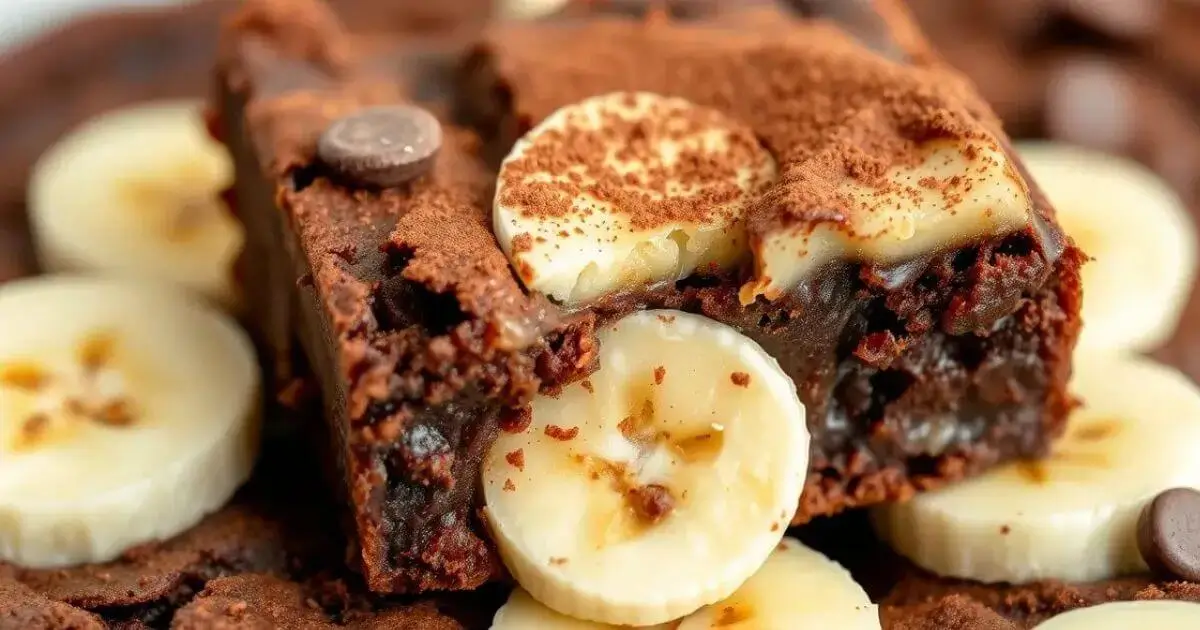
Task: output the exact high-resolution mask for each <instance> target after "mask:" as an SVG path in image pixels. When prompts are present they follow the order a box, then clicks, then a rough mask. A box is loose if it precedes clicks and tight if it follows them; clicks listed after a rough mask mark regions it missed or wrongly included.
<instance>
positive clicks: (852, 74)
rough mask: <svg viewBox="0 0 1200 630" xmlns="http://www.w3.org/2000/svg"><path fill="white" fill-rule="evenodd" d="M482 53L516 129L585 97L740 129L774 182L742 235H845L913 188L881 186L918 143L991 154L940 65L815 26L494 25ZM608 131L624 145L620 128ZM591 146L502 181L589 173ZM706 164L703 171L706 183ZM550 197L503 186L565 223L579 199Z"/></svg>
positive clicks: (988, 122)
mask: <svg viewBox="0 0 1200 630" xmlns="http://www.w3.org/2000/svg"><path fill="white" fill-rule="evenodd" d="M484 50H485V52H486V53H487V54H488V55H489V56H490V57H489V60H490V63H491V67H492V69H494V70H496V71H498V72H499V73H500V77H499V78H500V80H501V81H502V82H503V84H504V85H506V87H507V88H508V89H507V92H508V93H509V94H512V95H513V104H512V108H513V110H514V113H515V114H516V117H517V118H518V119H520V120H528V121H532V122H533V123H537V122H539V121H541V120H543V119H545V118H546V117H547V116H549V115H550V114H551V112H554V111H555V110H557V109H559V108H560V107H563V106H565V105H569V104H572V103H575V102H578V101H580V100H582V99H585V98H588V97H591V96H594V95H597V94H604V93H608V92H614V91H620V90H642V91H647V92H653V93H656V94H661V95H667V96H675V97H680V98H683V99H686V100H687V101H689V102H691V103H694V104H696V105H699V106H702V107H707V108H712V109H714V110H716V111H718V112H720V113H721V114H723V115H725V116H729V117H731V118H732V119H734V120H736V121H737V123H739V124H742V125H745V126H746V127H748V128H749V129H750V130H752V132H753V135H754V136H756V137H757V141H758V142H761V143H762V145H763V146H765V147H766V148H767V149H768V150H769V151H770V152H771V154H772V155H773V156H774V158H775V160H776V161H777V162H778V164H779V173H780V177H779V181H778V182H777V183H775V184H774V185H771V186H769V187H768V189H767V190H766V191H765V192H764V194H763V195H762V196H761V198H759V199H758V200H757V202H756V203H753V205H752V207H751V208H750V210H749V218H748V225H749V228H750V230H751V232H752V234H761V233H766V232H771V231H774V230H778V229H781V228H789V229H791V228H796V227H798V226H816V225H818V224H821V223H827V222H835V223H842V224H849V220H848V217H847V212H878V211H881V210H885V209H886V207H885V206H884V205H883V199H884V198H885V197H886V196H887V195H888V194H902V195H912V194H913V193H914V191H916V190H917V187H916V185H915V184H912V185H910V186H906V187H901V188H900V189H896V188H895V187H894V185H893V184H892V183H891V182H889V181H888V179H887V178H886V177H884V175H885V174H886V173H887V172H888V171H889V170H890V169H892V168H894V167H900V166H906V165H914V164H916V163H918V162H919V161H920V158H921V157H922V155H924V153H925V150H924V147H925V145H926V143H927V142H928V141H931V140H938V139H953V140H966V139H975V140H978V141H981V142H984V143H994V135H995V132H996V131H997V130H998V129H999V124H998V122H997V121H996V120H995V118H994V116H992V115H991V114H990V110H989V109H988V108H987V106H986V105H985V104H984V103H983V102H982V100H981V99H979V98H978V96H977V95H975V93H974V92H973V91H971V90H970V89H969V88H966V87H965V84H964V82H963V81H962V80H961V79H960V78H959V76H958V75H957V74H956V73H955V72H954V71H953V70H951V69H950V68H948V67H946V66H944V65H942V64H940V63H938V62H936V61H934V60H927V59H924V57H923V56H922V58H921V59H918V60H915V61H914V62H913V63H911V64H897V63H894V62H893V61H892V60H889V59H886V58H884V57H883V56H880V55H879V54H877V53H876V52H875V51H873V50H871V49H869V48H867V47H865V46H864V45H863V44H862V43H861V42H860V41H858V40H857V39H855V38H854V37H853V36H851V35H849V34H847V33H846V32H844V31H842V30H840V29H839V28H837V27H836V26H835V25H834V24H833V23H828V22H819V21H817V22H804V23H789V24H788V25H787V26H786V27H782V26H781V27H779V28H774V29H773V28H761V29H746V30H745V31H738V30H734V29H728V28H723V27H721V26H720V25H713V24H704V23H700V22H684V21H674V22H670V23H666V24H661V25H658V26H656V27H655V28H653V29H649V28H644V27H642V26H641V25H637V24H631V23H628V22H624V21H619V20H604V19H597V20H592V21H590V22H589V23H588V24H587V25H586V26H582V25H575V24H556V25H553V26H549V25H530V24H504V25H499V26H496V27H494V28H493V29H492V30H491V32H490V33H489V45H487V46H485V48H484ZM547 50H553V51H555V52H554V54H553V55H547V54H546V51H547ZM568 59H578V60H580V61H579V62H578V63H572V62H567V61H564V60H568ZM596 60H603V61H602V62H597V61H596ZM620 130H621V133H622V134H624V136H625V137H633V136H632V134H633V130H634V126H633V123H627V124H626V125H625V126H624V127H620ZM604 140H605V138H603V137H598V136H596V134H594V133H589V132H586V131H580V130H577V129H570V130H568V131H566V132H564V133H563V134H560V135H558V136H554V137H547V139H546V140H545V144H546V145H547V146H546V148H545V150H539V151H536V152H533V153H531V154H530V156H528V158H527V163H526V164H524V165H523V167H522V170H520V171H514V172H513V176H514V177H519V176H522V175H521V174H522V173H528V172H532V171H533V170H541V169H555V170H552V171H551V172H563V171H564V170H565V169H566V168H567V167H569V166H571V165H575V164H578V163H580V162H581V161H585V162H586V161H587V160H592V161H593V162H594V160H595V159H596V157H595V152H596V149H595V147H596V146H597V144H598V143H601V142H603V141H604ZM747 142H748V140H747ZM970 151H971V152H972V153H973V152H974V149H971V150H970ZM535 155H536V157H535ZM968 157H969V156H968ZM742 159H743V160H745V159H747V158H746V157H745V154H743V157H742ZM717 166H718V165H716V164H713V165H709V166H708V167H706V168H711V169H713V170H712V171H711V172H713V173H715V172H717V170H719V169H718V168H717ZM723 168H724V169H728V165H725V166H724V167H723ZM848 179H853V180H858V181H859V182H860V183H862V184H865V185H866V186H868V187H874V188H875V189H876V190H878V192H879V193H880V194H879V195H878V196H877V197H876V201H875V202H874V203H871V202H868V203H866V204H865V205H864V204H862V203H861V202H860V201H857V200H855V199H851V198H848V197H846V196H844V195H843V194H841V193H840V192H839V189H838V188H839V184H841V183H843V182H845V181H847V180H848ZM535 188H536V189H535ZM551 188H552V187H550V186H545V187H541V188H537V187H530V186H523V187H520V191H521V193H520V194H519V195H518V194H516V192H515V191H516V190H518V189H517V188H514V189H513V190H514V193H513V198H512V199H510V201H512V202H513V203H514V204H515V205H518V206H521V207H530V208H532V207H537V208H548V210H545V212H546V213H547V214H549V215H554V216H559V215H562V214H565V213H566V212H568V211H569V210H570V209H569V208H568V203H567V200H568V199H569V198H571V197H573V196H574V193H575V192H578V191H577V190H576V189H571V188H569V187H567V186H565V185H561V186H560V185H558V184H555V186H554V187H553V191H552V190H551ZM646 210H647V208H646V207H645V206H642V207H641V208H640V209H639V210H637V211H636V212H635V214H637V215H638V216H643V214H644V213H645V212H646ZM540 211H541V210H539V212H540ZM682 211H683V210H682V209H681V208H678V207H676V208H662V207H655V208H654V209H653V213H652V214H653V216H655V217H660V218H665V217H671V216H678V215H677V214H675V213H677V212H682ZM638 220H639V221H648V220H649V219H647V218H640V219H638Z"/></svg>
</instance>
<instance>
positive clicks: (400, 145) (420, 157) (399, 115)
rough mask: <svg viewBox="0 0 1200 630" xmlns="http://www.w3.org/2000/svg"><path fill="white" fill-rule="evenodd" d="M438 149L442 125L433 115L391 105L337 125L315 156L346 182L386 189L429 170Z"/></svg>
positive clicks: (415, 109) (340, 121)
mask: <svg viewBox="0 0 1200 630" xmlns="http://www.w3.org/2000/svg"><path fill="white" fill-rule="evenodd" d="M441 146H442V126H441V124H440V123H438V120H437V118H434V116H433V114H430V113H429V112H427V111H425V110H424V109H421V108H419V107H414V106H411V105H393V106H389V107H373V108H370V109H365V110H362V111H360V112H357V113H354V114H351V115H350V116H347V117H345V118H342V119H340V120H337V121H336V122H334V123H333V124H332V125H330V126H329V128H328V129H327V130H325V133H324V134H322V135H321V139H320V141H319V142H318V143H317V154H318V155H319V156H320V158H321V161H323V162H325V163H326V164H328V165H329V166H330V167H332V168H333V169H334V170H336V171H337V172H338V173H339V174H340V175H342V176H343V177H345V178H346V179H348V180H351V181H353V182H355V183H359V184H367V185H370V186H379V187H381V188H388V187H392V186H399V185H401V184H404V183H406V182H409V181H411V180H413V179H415V178H417V177H419V176H420V175H421V174H423V173H424V172H425V171H427V170H429V168H430V167H431V166H432V165H433V160H434V158H435V157H437V153H438V150H439V149H440V148H441Z"/></svg>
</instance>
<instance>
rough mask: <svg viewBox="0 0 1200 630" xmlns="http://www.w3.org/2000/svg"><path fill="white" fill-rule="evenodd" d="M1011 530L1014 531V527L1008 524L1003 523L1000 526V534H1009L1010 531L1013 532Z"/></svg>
mask: <svg viewBox="0 0 1200 630" xmlns="http://www.w3.org/2000/svg"><path fill="white" fill-rule="evenodd" d="M1011 531H1012V528H1011V527H1009V526H1008V525H1001V526H1000V535H1001V536H1007V535H1008V533H1009V532H1011Z"/></svg>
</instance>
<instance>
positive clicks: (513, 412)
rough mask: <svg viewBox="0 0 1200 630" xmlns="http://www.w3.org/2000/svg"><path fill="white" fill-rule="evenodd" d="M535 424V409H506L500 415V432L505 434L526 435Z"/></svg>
mask: <svg viewBox="0 0 1200 630" xmlns="http://www.w3.org/2000/svg"><path fill="white" fill-rule="evenodd" d="M532 423H533V409H530V408H529V407H520V408H518V409H506V410H505V411H503V412H502V413H501V414H500V430H501V431H504V432H505V433H524V432H525V430H526V429H528V428H529V425H530V424H532Z"/></svg>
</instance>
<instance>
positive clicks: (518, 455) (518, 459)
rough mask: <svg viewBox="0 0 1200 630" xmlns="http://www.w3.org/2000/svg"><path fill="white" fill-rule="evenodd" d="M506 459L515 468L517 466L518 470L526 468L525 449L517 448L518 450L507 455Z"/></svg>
mask: <svg viewBox="0 0 1200 630" xmlns="http://www.w3.org/2000/svg"><path fill="white" fill-rule="evenodd" d="M504 460H505V461H507V462H508V463H509V465H511V466H512V467H513V468H516V469H517V470H520V471H524V470H525V451H524V450H523V449H517V450H515V451H513V452H511V453H509V454H507V455H505V456H504Z"/></svg>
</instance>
